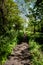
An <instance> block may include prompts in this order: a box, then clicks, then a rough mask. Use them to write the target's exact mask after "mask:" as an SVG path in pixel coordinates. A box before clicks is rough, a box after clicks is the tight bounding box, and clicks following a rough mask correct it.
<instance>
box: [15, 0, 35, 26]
mask: <svg viewBox="0 0 43 65" xmlns="http://www.w3.org/2000/svg"><path fill="white" fill-rule="evenodd" d="M14 1H15V2H16V3H17V4H18V8H19V10H20V11H21V14H20V16H21V17H22V18H24V19H25V20H26V21H27V22H29V18H27V17H26V15H29V14H30V13H29V12H30V11H29V10H28V8H29V6H27V4H30V8H33V7H34V2H33V3H28V2H27V4H26V3H25V1H24V0H14ZM26 26H27V25H26Z"/></svg>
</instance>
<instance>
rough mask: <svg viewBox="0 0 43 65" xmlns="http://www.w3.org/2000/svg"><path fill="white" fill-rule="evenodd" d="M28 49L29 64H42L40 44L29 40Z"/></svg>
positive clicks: (42, 57)
mask: <svg viewBox="0 0 43 65" xmlns="http://www.w3.org/2000/svg"><path fill="white" fill-rule="evenodd" d="M29 50H30V53H31V54H32V58H31V64H32V65H43V55H42V52H41V45H39V44H38V43H36V42H35V41H34V40H30V41H29Z"/></svg>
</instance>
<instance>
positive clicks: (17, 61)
mask: <svg viewBox="0 0 43 65" xmlns="http://www.w3.org/2000/svg"><path fill="white" fill-rule="evenodd" d="M28 47H29V46H28V44H27V43H22V44H20V45H17V46H16V48H14V49H13V51H12V53H11V55H10V56H9V57H8V60H7V61H6V63H5V64H4V65H31V64H30V58H31V56H30V55H31V54H30V52H29V50H28Z"/></svg>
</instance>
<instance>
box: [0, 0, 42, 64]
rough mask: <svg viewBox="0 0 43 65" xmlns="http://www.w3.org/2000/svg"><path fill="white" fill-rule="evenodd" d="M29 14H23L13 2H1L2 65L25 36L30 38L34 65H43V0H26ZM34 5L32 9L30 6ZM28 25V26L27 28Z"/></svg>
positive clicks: (0, 38)
mask: <svg viewBox="0 0 43 65" xmlns="http://www.w3.org/2000/svg"><path fill="white" fill-rule="evenodd" d="M24 2H25V4H26V7H27V8H28V12H29V14H26V15H25V16H26V18H27V19H28V21H26V20H25V17H24V18H22V17H21V16H20V15H21V13H22V11H21V10H19V7H18V5H17V3H16V2H14V1H13V0H0V65H2V64H3V63H4V62H5V60H6V58H7V56H8V55H9V54H10V53H11V51H12V49H13V47H14V46H16V45H17V43H19V44H20V43H21V41H22V38H23V36H24V34H26V35H27V37H28V43H29V51H30V52H31V53H32V59H31V63H32V65H43V55H42V54H43V0H36V1H34V0H32V1H31V0H29V1H28V0H24ZM31 4H32V5H33V6H32V7H31V6H30V5H31ZM26 24H27V26H26Z"/></svg>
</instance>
